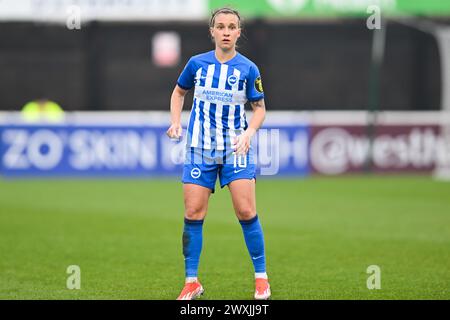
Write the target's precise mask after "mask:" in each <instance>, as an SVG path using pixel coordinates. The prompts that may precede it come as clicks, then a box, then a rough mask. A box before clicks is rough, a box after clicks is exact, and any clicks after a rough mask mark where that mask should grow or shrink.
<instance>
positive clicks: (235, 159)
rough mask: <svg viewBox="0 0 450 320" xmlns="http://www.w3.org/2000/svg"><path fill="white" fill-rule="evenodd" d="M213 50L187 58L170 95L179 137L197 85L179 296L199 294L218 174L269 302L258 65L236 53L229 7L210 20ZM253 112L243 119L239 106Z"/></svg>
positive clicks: (260, 295) (236, 33) (235, 26)
mask: <svg viewBox="0 0 450 320" xmlns="http://www.w3.org/2000/svg"><path fill="white" fill-rule="evenodd" d="M210 33H211V37H212V39H213V40H214V43H215V50H212V51H209V52H206V53H202V54H199V55H196V56H193V57H191V59H190V60H189V61H188V63H187V64H186V66H185V68H184V70H183V72H182V73H181V75H180V77H179V78H178V81H177V84H176V86H175V88H174V90H173V93H172V96H171V100H170V111H171V125H170V127H169V129H168V130H167V135H168V136H169V137H170V138H172V139H180V137H181V135H182V127H181V124H180V118H181V110H182V108H183V103H184V97H185V95H186V93H187V91H188V90H189V89H191V88H193V87H195V91H194V101H193V105H192V110H191V115H190V120H189V125H188V128H187V139H186V140H187V141H186V161H185V164H184V168H183V178H182V182H183V191H184V204H185V212H184V230H183V255H184V261H185V272H186V279H185V286H184V288H183V290H182V291H181V293H180V295H179V297H178V300H192V299H195V298H197V297H198V296H200V295H201V294H203V292H204V289H203V286H202V285H201V284H200V282H199V280H198V279H197V271H198V265H199V260H200V252H201V249H202V227H203V221H204V219H205V216H206V212H207V208H208V200H209V196H210V195H211V193H214V188H215V183H216V179H217V175H219V180H220V186H221V187H222V188H223V187H224V186H226V185H227V186H228V188H229V190H230V193H231V198H232V201H233V207H234V210H235V213H236V216H237V218H238V219H239V222H240V224H241V225H242V231H243V233H244V239H245V243H246V245H247V248H248V251H249V253H250V257H251V259H252V262H253V266H254V269H255V279H256V280H255V284H256V285H255V287H256V288H255V295H254V297H255V299H261V300H262V299H268V298H269V297H270V294H271V293H270V286H269V282H268V279H267V273H266V262H265V254H264V236H263V231H262V228H261V224H260V222H259V220H258V216H257V213H256V200H255V175H256V164H255V161H254V156H253V149H252V147H251V143H250V142H251V138H252V136H253V135H254V134H255V133H256V131H257V130H258V129H259V127H260V126H261V125H262V123H263V121H264V118H265V113H266V112H265V104H264V93H263V88H262V83H261V77H260V74H259V70H258V67H257V66H256V65H255V64H254V63H253V62H252V61H250V60H249V59H247V58H246V57H244V56H243V55H241V54H240V53H239V52H237V51H236V42H237V40H238V39H239V37H240V35H241V19H240V15H239V13H238V12H237V11H235V10H232V9H229V8H221V9H218V10H216V11H215V12H214V13H213V14H212V16H211V20H210ZM247 101H250V104H251V106H252V109H253V117H252V119H251V121H250V124H248V123H247V120H246V116H245V112H244V104H245V103H246V102H247Z"/></svg>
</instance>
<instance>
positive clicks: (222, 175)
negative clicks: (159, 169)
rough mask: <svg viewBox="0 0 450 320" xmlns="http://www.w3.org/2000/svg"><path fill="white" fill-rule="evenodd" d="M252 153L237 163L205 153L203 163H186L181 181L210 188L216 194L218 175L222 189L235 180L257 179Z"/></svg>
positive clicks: (242, 157)
mask: <svg viewBox="0 0 450 320" xmlns="http://www.w3.org/2000/svg"><path fill="white" fill-rule="evenodd" d="M192 152H197V151H192ZM213 152H214V151H213ZM252 152H253V151H252V149H250V150H249V152H248V153H247V155H246V156H241V157H238V158H237V161H226V160H223V159H224V158H223V157H222V155H219V156H218V157H214V156H209V155H208V156H205V153H203V161H186V162H185V164H184V166H183V178H182V180H181V181H182V182H183V183H193V184H197V185H200V186H203V187H206V188H209V189H211V190H212V192H213V193H214V190H215V186H216V180H217V175H219V181H220V187H221V188H223V187H224V186H226V185H228V184H229V183H230V182H232V181H234V180H238V179H250V180H251V179H256V164H255V163H254V161H253V154H252ZM232 157H233V156H230V157H229V158H232ZM205 158H206V159H205Z"/></svg>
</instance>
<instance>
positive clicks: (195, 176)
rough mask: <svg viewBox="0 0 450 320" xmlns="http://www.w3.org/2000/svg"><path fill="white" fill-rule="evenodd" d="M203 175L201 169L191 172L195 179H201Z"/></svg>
mask: <svg viewBox="0 0 450 320" xmlns="http://www.w3.org/2000/svg"><path fill="white" fill-rule="evenodd" d="M201 174H202V172H201V171H200V169H199V168H194V169H192V170H191V177H192V178H194V179H198V178H200V176H201Z"/></svg>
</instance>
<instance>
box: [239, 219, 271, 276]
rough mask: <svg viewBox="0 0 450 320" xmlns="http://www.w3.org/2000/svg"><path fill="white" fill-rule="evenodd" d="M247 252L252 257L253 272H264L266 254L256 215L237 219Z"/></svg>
mask: <svg viewBox="0 0 450 320" xmlns="http://www.w3.org/2000/svg"><path fill="white" fill-rule="evenodd" d="M239 222H240V224H241V226H242V231H243V232H244V239H245V243H246V245H247V249H248V252H249V253H250V257H251V258H252V262H253V266H254V268H255V273H264V272H266V256H265V254H264V235H263V231H262V228H261V224H260V223H259V219H258V215H256V216H255V217H254V218H252V219H250V220H239Z"/></svg>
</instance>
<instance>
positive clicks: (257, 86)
mask: <svg viewBox="0 0 450 320" xmlns="http://www.w3.org/2000/svg"><path fill="white" fill-rule="evenodd" d="M263 98H264V90H263V86H262V81H261V75H260V73H259V70H258V67H257V66H256V65H252V66H250V70H249V73H248V79H247V99H248V100H249V101H250V102H253V101H258V100H261V99H263Z"/></svg>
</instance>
